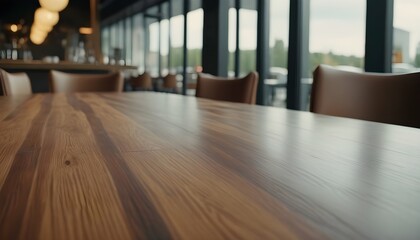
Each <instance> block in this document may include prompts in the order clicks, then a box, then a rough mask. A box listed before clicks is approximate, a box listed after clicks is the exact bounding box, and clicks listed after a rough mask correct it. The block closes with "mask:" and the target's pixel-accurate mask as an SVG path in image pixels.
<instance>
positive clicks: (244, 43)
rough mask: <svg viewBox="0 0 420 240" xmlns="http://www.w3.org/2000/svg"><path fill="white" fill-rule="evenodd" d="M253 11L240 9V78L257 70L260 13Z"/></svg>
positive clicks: (254, 7)
mask: <svg viewBox="0 0 420 240" xmlns="http://www.w3.org/2000/svg"><path fill="white" fill-rule="evenodd" d="M254 3H255V4H254V5H255V6H253V9H256V2H254ZM253 9H244V8H241V9H239V50H240V57H239V65H240V67H239V76H244V75H247V74H248V73H249V72H250V71H255V69H256V54H257V19H258V13H257V11H256V10H253Z"/></svg>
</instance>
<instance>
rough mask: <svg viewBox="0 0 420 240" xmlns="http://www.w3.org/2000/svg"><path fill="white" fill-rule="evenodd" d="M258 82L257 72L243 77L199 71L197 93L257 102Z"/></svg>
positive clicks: (232, 99)
mask: <svg viewBox="0 0 420 240" xmlns="http://www.w3.org/2000/svg"><path fill="white" fill-rule="evenodd" d="M257 83H258V73H256V72H251V73H249V74H248V75H247V76H245V77H243V78H222V77H216V76H213V75H210V74H203V73H199V74H198V78H197V90H196V94H195V95H196V97H201V98H209V99H213V100H222V101H229V102H240V103H248V104H255V100H256V94H257Z"/></svg>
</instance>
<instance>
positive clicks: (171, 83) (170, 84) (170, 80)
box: [162, 74, 177, 89]
mask: <svg viewBox="0 0 420 240" xmlns="http://www.w3.org/2000/svg"><path fill="white" fill-rule="evenodd" d="M162 87H163V88H165V89H177V81H176V75H174V74H168V75H166V76H165V77H163V86H162Z"/></svg>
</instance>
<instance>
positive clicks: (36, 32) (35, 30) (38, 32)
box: [31, 26, 48, 38]
mask: <svg viewBox="0 0 420 240" xmlns="http://www.w3.org/2000/svg"><path fill="white" fill-rule="evenodd" d="M31 34H34V35H37V36H41V37H43V38H45V37H46V36H47V35H48V32H45V31H42V30H40V29H38V28H36V27H34V26H32V28H31Z"/></svg>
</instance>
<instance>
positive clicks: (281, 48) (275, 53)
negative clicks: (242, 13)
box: [171, 40, 420, 75]
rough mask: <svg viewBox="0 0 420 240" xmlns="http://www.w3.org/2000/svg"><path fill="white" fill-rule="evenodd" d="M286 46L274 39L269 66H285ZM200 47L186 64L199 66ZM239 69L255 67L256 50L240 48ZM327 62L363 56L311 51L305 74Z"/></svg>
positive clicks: (175, 53) (179, 57)
mask: <svg viewBox="0 0 420 240" xmlns="http://www.w3.org/2000/svg"><path fill="white" fill-rule="evenodd" d="M182 51H183V49H182V47H178V48H171V67H181V66H182V63H183V52H182ZM287 54H288V52H287V48H286V46H285V44H284V42H283V40H276V42H275V43H274V46H273V47H272V48H271V49H270V66H271V67H282V68H287ZM201 55H202V51H201V49H189V50H188V66H190V67H193V68H195V67H196V66H201V64H202V61H201ZM239 57H240V61H239V62H240V71H241V72H249V71H253V70H255V68H256V50H241V52H240V54H239ZM321 63H323V64H328V65H332V66H337V65H348V66H354V67H359V68H362V67H363V64H364V63H363V58H361V57H356V56H346V55H337V54H334V53H333V52H329V53H311V54H310V55H309V69H307V71H308V72H307V74H309V75H310V74H311V72H312V71H313V70H314V69H315V68H316V67H317V66H318V65H319V64H321ZM228 64H229V66H228V69H229V71H234V69H235V66H234V64H235V53H233V52H231V53H229V62H228ZM415 65H416V66H417V67H420V54H419V55H417V56H416V59H415Z"/></svg>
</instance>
